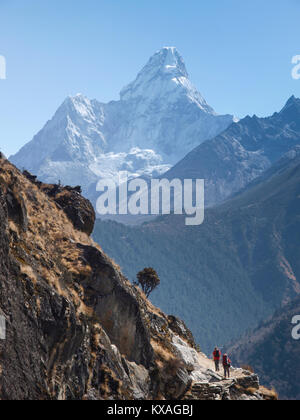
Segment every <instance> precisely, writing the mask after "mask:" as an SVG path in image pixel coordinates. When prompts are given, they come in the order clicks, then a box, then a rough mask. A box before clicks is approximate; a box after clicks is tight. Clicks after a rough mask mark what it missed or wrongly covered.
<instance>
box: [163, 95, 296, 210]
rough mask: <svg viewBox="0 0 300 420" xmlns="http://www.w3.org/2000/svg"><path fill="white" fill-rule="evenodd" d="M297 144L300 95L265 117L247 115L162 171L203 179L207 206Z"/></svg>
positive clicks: (255, 175) (172, 174)
mask: <svg viewBox="0 0 300 420" xmlns="http://www.w3.org/2000/svg"><path fill="white" fill-rule="evenodd" d="M299 144H300V99H297V98H295V97H294V96H293V97H291V98H290V99H289V100H288V102H287V103H286V105H285V106H284V108H283V109H282V110H281V111H280V112H279V113H277V112H276V113H275V114H274V115H272V116H271V117H268V118H258V117H257V116H253V117H252V118H251V117H249V116H248V117H246V118H244V119H243V120H241V121H239V122H238V123H237V124H231V125H230V126H229V127H228V129H227V130H225V131H224V132H223V133H222V134H220V135H219V136H217V137H215V138H214V139H212V140H209V141H206V142H204V143H202V144H201V145H200V146H198V147H197V148H196V149H194V150H193V151H192V152H191V153H189V154H188V155H187V156H186V157H185V158H184V159H183V160H181V161H180V162H179V163H178V164H177V165H175V166H174V167H173V168H172V169H171V170H170V171H169V172H167V174H166V175H165V176H166V177H167V178H169V179H174V178H180V179H189V178H191V179H205V185H206V194H205V200H206V205H207V206H212V205H215V204H217V203H220V202H222V201H224V200H225V199H227V198H228V197H230V196H231V195H232V194H234V193H236V192H238V191H239V190H241V189H242V188H244V187H245V186H247V185H248V184H249V183H250V182H251V181H252V180H254V179H255V178H257V177H259V176H260V175H262V174H263V172H264V171H266V170H267V169H269V168H270V167H271V166H272V164H274V163H275V162H276V161H278V160H279V159H280V158H281V157H282V156H283V155H284V154H285V153H287V152H288V151H290V150H293V149H294V147H295V146H297V145H299Z"/></svg>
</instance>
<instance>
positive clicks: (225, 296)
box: [94, 148, 300, 352]
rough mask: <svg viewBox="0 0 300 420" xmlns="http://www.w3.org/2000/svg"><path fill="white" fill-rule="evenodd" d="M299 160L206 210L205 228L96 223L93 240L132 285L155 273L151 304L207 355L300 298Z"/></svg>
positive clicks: (167, 221)
mask: <svg viewBox="0 0 300 420" xmlns="http://www.w3.org/2000/svg"><path fill="white" fill-rule="evenodd" d="M298 153H299V148H295V150H294V151H293V152H290V153H289V154H288V155H287V156H285V157H283V158H282V160H281V161H280V162H277V164H276V166H274V167H272V168H271V169H270V170H269V171H268V172H266V173H265V174H264V175H263V176H262V177H261V178H260V179H259V180H256V182H254V183H253V185H251V186H250V187H248V188H247V189H246V190H245V191H243V193H241V194H239V195H237V196H236V197H234V198H232V199H231V200H229V201H227V202H226V203H225V204H223V205H221V206H219V207H215V208H213V209H209V210H207V211H206V217H205V222H204V224H203V225H202V226H198V227H186V226H185V223H184V218H183V217H181V216H165V217H161V218H159V219H158V220H157V221H155V222H152V223H148V224H145V225H143V226H140V227H134V228H129V227H126V226H124V225H121V224H117V223H114V222H101V221H98V222H97V223H96V228H95V231H94V238H95V240H96V241H97V242H99V243H101V246H102V247H103V249H104V250H105V252H107V253H108V254H109V255H111V256H112V257H113V258H114V259H115V260H116V262H117V263H118V264H120V265H121V267H122V268H123V270H124V272H125V273H126V275H127V276H128V277H129V278H130V279H131V280H133V279H135V276H136V273H137V272H138V271H139V270H140V269H142V268H144V267H145V266H153V267H154V268H155V269H157V271H158V273H159V275H160V277H161V286H160V288H159V289H158V291H157V292H154V294H153V300H154V302H155V304H158V305H160V306H161V307H162V308H163V309H164V310H165V311H166V312H168V313H175V314H178V315H179V316H181V317H182V318H183V319H185V321H186V322H188V323H189V325H190V326H191V328H192V330H193V332H194V334H195V336H196V338H197V340H198V342H199V344H200V345H201V346H202V348H203V349H204V350H205V351H207V352H209V351H211V348H212V347H213V346H215V345H216V344H218V345H225V344H226V343H227V342H229V341H230V340H232V339H236V338H238V337H239V336H240V335H241V334H242V333H244V332H245V331H246V330H247V329H249V328H254V327H255V326H256V325H257V324H258V323H259V322H260V321H261V320H264V319H266V318H267V317H268V316H270V315H271V314H272V313H273V312H274V311H275V310H276V309H278V308H280V307H281V306H282V305H284V304H286V303H288V302H289V301H290V300H292V299H295V298H296V297H297V296H298V295H299V294H300V282H299V278H300V277H299V276H300V258H299V235H300V218H299V214H300V157H299V154H298Z"/></svg>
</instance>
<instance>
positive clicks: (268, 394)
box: [258, 386, 279, 401]
mask: <svg viewBox="0 0 300 420" xmlns="http://www.w3.org/2000/svg"><path fill="white" fill-rule="evenodd" d="M258 392H259V394H260V395H261V396H262V397H263V398H264V399H265V400H270V401H278V400H279V395H278V393H277V391H276V390H275V389H274V388H273V389H271V390H270V389H267V388H265V387H264V386H261V387H260V388H259V391H258Z"/></svg>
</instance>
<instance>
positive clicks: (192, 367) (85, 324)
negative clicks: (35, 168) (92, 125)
mask: <svg viewBox="0 0 300 420" xmlns="http://www.w3.org/2000/svg"><path fill="white" fill-rule="evenodd" d="M25 175H26V176H25ZM25 175H23V174H21V173H20V172H19V171H18V170H17V169H16V168H15V167H14V166H13V165H11V164H10V163H9V162H8V161H7V160H6V159H5V158H3V157H2V156H0V314H1V316H2V317H5V319H6V338H5V339H4V340H0V399H2V400H5V399H14V400H16V399H42V400H44V399H54V400H56V399H80V400H81V399H96V400H100V399H107V398H113V399H157V398H161V399H183V398H197V399H198V398H199V399H264V398H270V396H269V395H267V394H266V393H265V392H264V391H263V390H262V389H260V388H259V383H258V378H257V376H256V375H251V374H250V373H249V372H243V371H241V370H237V371H235V370H234V371H233V376H234V378H233V379H232V380H231V381H223V380H222V378H221V377H219V376H218V375H215V374H214V373H213V372H212V369H211V368H212V365H211V362H209V361H208V359H206V358H205V356H204V355H202V354H200V353H198V352H197V350H196V346H195V343H194V339H193V337H192V335H191V333H190V332H189V331H188V330H187V328H186V327H185V325H184V324H183V323H182V322H181V321H180V320H178V319H177V318H175V317H168V316H166V315H165V314H163V313H162V312H161V311H160V310H159V309H157V308H155V307H153V306H152V305H151V304H150V303H149V301H147V299H146V298H145V296H144V295H143V294H142V293H141V292H140V291H139V290H138V289H136V288H134V287H133V286H131V285H130V283H129V282H128V280H127V279H126V278H125V277H124V276H123V275H122V273H121V272H120V269H119V268H118V267H117V266H116V264H115V263H114V262H113V261H112V260H110V259H109V258H108V257H107V256H106V255H105V254H104V253H103V252H102V250H101V248H100V247H99V246H98V245H96V244H95V243H94V242H93V241H92V239H91V238H90V237H89V234H90V233H91V231H92V228H93V223H94V218H95V214H94V211H93V208H92V207H91V205H90V203H89V202H88V201H86V200H84V199H83V198H82V197H81V196H80V194H79V189H72V188H63V187H61V186H55V185H44V184H41V183H39V182H37V181H36V179H35V178H33V177H31V176H30V175H29V174H25ZM249 388H250V389H251V392H250V391H249Z"/></svg>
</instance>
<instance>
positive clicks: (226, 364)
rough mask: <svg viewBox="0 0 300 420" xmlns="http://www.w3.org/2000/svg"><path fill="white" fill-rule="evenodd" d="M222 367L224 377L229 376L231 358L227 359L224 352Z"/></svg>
mask: <svg viewBox="0 0 300 420" xmlns="http://www.w3.org/2000/svg"><path fill="white" fill-rule="evenodd" d="M223 368H224V376H225V379H226V378H227V377H228V378H230V368H231V360H230V359H229V357H228V355H227V354H224V356H223Z"/></svg>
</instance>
